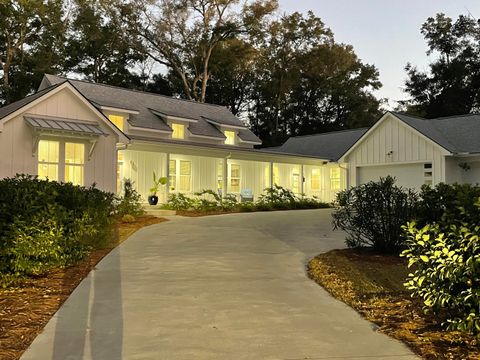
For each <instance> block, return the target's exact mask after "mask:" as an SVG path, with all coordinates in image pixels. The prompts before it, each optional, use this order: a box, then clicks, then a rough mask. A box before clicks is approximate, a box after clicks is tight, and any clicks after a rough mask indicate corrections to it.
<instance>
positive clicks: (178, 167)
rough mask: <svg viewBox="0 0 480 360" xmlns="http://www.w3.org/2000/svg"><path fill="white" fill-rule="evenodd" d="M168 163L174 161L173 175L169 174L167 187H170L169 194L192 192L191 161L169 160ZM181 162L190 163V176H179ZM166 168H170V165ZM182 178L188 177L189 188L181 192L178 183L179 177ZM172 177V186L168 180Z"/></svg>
mask: <svg viewBox="0 0 480 360" xmlns="http://www.w3.org/2000/svg"><path fill="white" fill-rule="evenodd" d="M169 161H175V173H173V174H172V173H171V172H170V174H169V179H168V181H169V184H168V186H169V187H170V191H171V192H174V193H191V192H192V188H193V174H192V173H193V171H192V161H191V160H184V159H170V160H169ZM182 161H185V162H189V163H190V175H181V174H180V162H182ZM168 166H169V167H170V164H168ZM182 176H189V177H190V181H189V184H190V188H189V189H188V190H181V191H180V182H181V180H180V179H181V177H182ZM172 177H175V183H174V184H172V183H170V180H171V178H172ZM172 185H173V186H174V188H173V189H172Z"/></svg>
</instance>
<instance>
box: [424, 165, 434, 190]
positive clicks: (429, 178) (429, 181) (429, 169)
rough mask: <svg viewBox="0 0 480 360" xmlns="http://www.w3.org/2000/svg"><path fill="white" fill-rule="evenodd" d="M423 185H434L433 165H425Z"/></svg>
mask: <svg viewBox="0 0 480 360" xmlns="http://www.w3.org/2000/svg"><path fill="white" fill-rule="evenodd" d="M423 177H424V181H423V183H424V184H425V185H433V166H432V163H426V164H423Z"/></svg>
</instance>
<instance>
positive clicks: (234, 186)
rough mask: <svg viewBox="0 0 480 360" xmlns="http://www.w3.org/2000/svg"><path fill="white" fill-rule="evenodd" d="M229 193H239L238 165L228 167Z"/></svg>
mask: <svg viewBox="0 0 480 360" xmlns="http://www.w3.org/2000/svg"><path fill="white" fill-rule="evenodd" d="M230 191H231V192H233V193H239V192H240V165H236V164H232V165H230Z"/></svg>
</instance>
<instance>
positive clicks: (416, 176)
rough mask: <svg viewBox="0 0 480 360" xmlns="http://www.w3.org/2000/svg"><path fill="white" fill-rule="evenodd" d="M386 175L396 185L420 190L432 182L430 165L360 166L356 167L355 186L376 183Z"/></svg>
mask: <svg viewBox="0 0 480 360" xmlns="http://www.w3.org/2000/svg"><path fill="white" fill-rule="evenodd" d="M387 175H390V176H392V177H394V178H396V179H397V185H400V186H403V187H406V188H415V189H420V187H421V186H422V185H423V184H425V183H428V182H429V181H431V180H432V167H431V164H430V163H428V164H424V163H415V164H399V165H372V166H361V167H357V184H365V183H367V182H369V181H372V180H373V181H378V180H379V179H380V178H381V177H386V176H387Z"/></svg>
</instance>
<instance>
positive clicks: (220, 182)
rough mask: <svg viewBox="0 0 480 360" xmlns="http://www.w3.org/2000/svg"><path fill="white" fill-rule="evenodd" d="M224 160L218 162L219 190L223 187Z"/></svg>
mask: <svg viewBox="0 0 480 360" xmlns="http://www.w3.org/2000/svg"><path fill="white" fill-rule="evenodd" d="M222 179H223V162H222V161H220V162H219V163H218V164H217V190H222V189H223V180H222Z"/></svg>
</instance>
